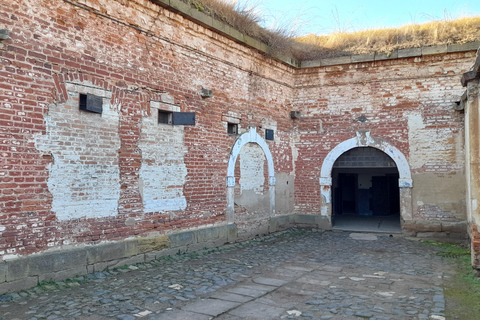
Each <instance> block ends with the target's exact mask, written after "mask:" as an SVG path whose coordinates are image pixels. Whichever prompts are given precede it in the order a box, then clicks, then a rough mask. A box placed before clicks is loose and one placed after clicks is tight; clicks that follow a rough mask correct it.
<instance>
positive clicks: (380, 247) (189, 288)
mask: <svg viewBox="0 0 480 320" xmlns="http://www.w3.org/2000/svg"><path fill="white" fill-rule="evenodd" d="M436 253H437V249H436V248H435V247H433V246H430V245H426V244H423V243H421V242H419V241H412V240H407V239H404V238H403V237H402V236H397V235H394V236H393V237H392V236H390V235H388V234H386V235H381V234H368V233H334V232H315V231H288V232H284V233H282V234H277V235H270V236H267V237H264V238H260V239H257V240H255V241H250V242H247V243H243V244H235V245H228V246H224V247H222V248H220V250H214V251H212V250H205V251H204V252H199V253H192V254H182V255H177V256H174V257H167V258H164V259H161V260H156V261H152V262H148V263H145V264H141V265H137V266H129V267H125V268H122V269H118V270H106V271H105V272H102V273H97V274H94V275H89V276H88V277H80V278H77V279H75V280H70V281H65V282H60V283H48V284H45V285H43V286H40V287H36V288H34V289H32V290H29V291H25V292H20V293H16V294H13V295H11V296H3V297H0V319H9V320H11V319H31V320H39V319H49V320H50V319H79V320H93V319H95V320H98V319H100V320H103V319H105V320H106V319H120V320H135V319H149V320H153V319H155V320H167V319H168V320H176V319H182V320H183V319H185V320H186V319H188V320H190V319H192V320H197V319H198V320H207V319H218V320H220V319H222V320H239V319H262V320H264V319H332V320H336V319H342V320H346V319H347V320H348V319H357V320H358V319H372V320H374V319H375V320H388V319H392V320H393V319H437V320H441V319H445V318H444V312H445V299H444V295H443V287H442V286H443V281H444V279H445V277H448V275H449V274H450V273H451V272H452V270H453V269H452V264H451V262H449V261H447V260H444V259H442V258H441V257H439V256H438V255H437V254H436Z"/></svg>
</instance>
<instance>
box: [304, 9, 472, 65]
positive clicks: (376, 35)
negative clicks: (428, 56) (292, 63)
mask: <svg viewBox="0 0 480 320" xmlns="http://www.w3.org/2000/svg"><path fill="white" fill-rule="evenodd" d="M296 40H297V41H298V42H301V43H306V44H311V45H315V46H318V47H323V48H325V49H330V50H332V52H336V53H337V54H338V55H342V54H343V55H345V54H368V53H374V52H385V53H388V52H392V51H394V50H397V49H404V48H418V47H425V46H433V45H442V44H453V43H467V42H472V41H480V17H469V18H461V19H456V20H450V21H449V20H441V21H432V22H428V23H424V24H411V25H406V26H403V27H401V28H390V29H372V30H364V31H359V32H354V33H346V32H336V33H332V34H330V35H326V36H317V35H307V36H303V37H299V38H296ZM307 55H308V54H307ZM306 58H307V60H311V59H318V58H322V54H321V53H320V54H319V56H316V54H315V53H313V52H312V53H311V57H306Z"/></svg>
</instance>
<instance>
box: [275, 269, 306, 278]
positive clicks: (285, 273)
mask: <svg viewBox="0 0 480 320" xmlns="http://www.w3.org/2000/svg"><path fill="white" fill-rule="evenodd" d="M301 275H302V273H301V272H299V271H297V270H291V269H285V268H277V269H276V270H275V272H274V273H273V274H272V276H274V277H283V278H287V279H296V278H298V277H300V276H301Z"/></svg>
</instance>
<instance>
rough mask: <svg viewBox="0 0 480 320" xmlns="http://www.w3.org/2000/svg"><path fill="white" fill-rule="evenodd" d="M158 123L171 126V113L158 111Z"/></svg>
mask: <svg viewBox="0 0 480 320" xmlns="http://www.w3.org/2000/svg"><path fill="white" fill-rule="evenodd" d="M158 123H166V124H172V112H171V111H164V110H158Z"/></svg>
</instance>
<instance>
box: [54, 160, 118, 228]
mask: <svg viewBox="0 0 480 320" xmlns="http://www.w3.org/2000/svg"><path fill="white" fill-rule="evenodd" d="M119 174H120V171H119V168H118V166H107V165H103V166H102V165H78V164H62V163H58V161H57V162H56V163H55V164H53V165H50V178H49V179H48V189H49V190H50V192H51V193H52V194H53V201H52V210H53V211H55V212H56V214H57V218H58V219H59V220H71V219H78V218H81V217H86V218H100V217H111V216H115V215H116V214H117V207H118V199H119V198H120V189H119V180H118V177H119Z"/></svg>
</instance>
